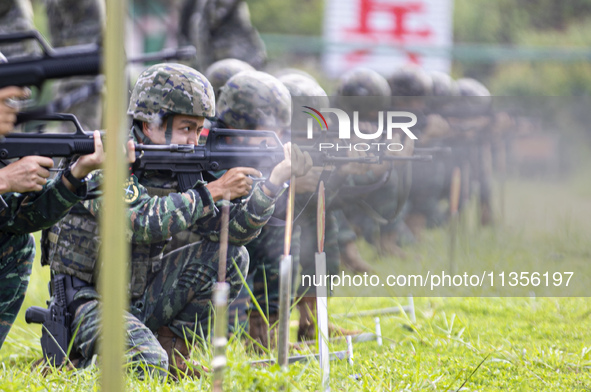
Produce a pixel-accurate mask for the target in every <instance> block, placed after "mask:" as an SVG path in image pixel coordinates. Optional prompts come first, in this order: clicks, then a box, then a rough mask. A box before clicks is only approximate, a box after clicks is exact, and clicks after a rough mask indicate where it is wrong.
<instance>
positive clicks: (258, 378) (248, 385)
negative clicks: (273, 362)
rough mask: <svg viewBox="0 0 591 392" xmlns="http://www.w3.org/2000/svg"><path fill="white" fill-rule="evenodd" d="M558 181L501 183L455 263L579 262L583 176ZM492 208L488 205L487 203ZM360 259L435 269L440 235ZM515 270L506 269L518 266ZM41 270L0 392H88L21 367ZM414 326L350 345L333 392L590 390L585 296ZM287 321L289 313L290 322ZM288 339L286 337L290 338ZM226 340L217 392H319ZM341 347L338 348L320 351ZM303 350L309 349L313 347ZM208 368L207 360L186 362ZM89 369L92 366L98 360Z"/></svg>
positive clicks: (388, 326) (333, 307)
mask: <svg viewBox="0 0 591 392" xmlns="http://www.w3.org/2000/svg"><path fill="white" fill-rule="evenodd" d="M573 178H575V180H573V181H566V180H565V181H562V182H560V183H549V182H535V181H527V182H525V181H510V182H508V183H507V186H506V189H507V194H506V211H505V214H504V218H503V219H502V223H499V226H498V227H497V228H495V229H477V226H476V224H475V213H474V208H473V207H474V206H472V207H471V208H470V210H469V211H468V213H467V215H466V217H465V223H464V228H463V230H462V231H461V232H462V235H461V238H460V239H459V244H460V246H459V248H458V249H459V250H458V263H459V264H460V265H462V263H464V262H466V261H467V260H472V259H476V258H477V259H479V260H481V261H482V262H483V263H490V264H494V263H495V261H496V260H498V259H499V258H503V259H507V260H508V261H509V262H513V263H518V262H519V261H522V262H523V263H525V265H528V263H530V262H533V261H532V260H534V261H535V260H540V259H544V258H548V259H550V260H556V259H558V260H566V261H569V262H570V261H573V260H574V261H578V262H581V263H588V262H589V261H591V251H590V250H589V247H588V239H589V238H591V225H589V222H588V221H587V219H588V218H589V217H590V216H591V198H589V195H590V194H591V193H590V192H591V191H590V189H589V187H588V185H587V184H588V182H585V181H588V180H587V179H588V176H577V177H573ZM497 200H498V198H497ZM360 246H361V248H362V251H363V254H364V255H365V256H366V258H368V259H372V260H374V263H375V265H376V266H377V267H378V268H381V267H384V266H387V267H388V268H392V269H393V270H396V271H403V270H404V269H405V268H406V267H407V265H408V264H409V263H421V262H422V261H423V260H425V259H430V258H437V257H439V258H441V259H442V260H446V257H447V254H448V253H447V246H448V236H447V233H446V231H445V230H444V229H438V230H432V231H429V232H427V233H426V235H425V237H424V239H423V242H422V243H420V244H416V245H413V246H410V247H408V248H406V249H405V251H406V252H407V256H408V257H407V259H406V260H400V261H394V262H392V261H391V262H388V263H387V262H386V261H385V260H381V259H379V258H378V257H377V256H376V254H375V253H374V251H373V250H372V249H370V248H369V247H368V246H366V245H365V244H363V243H360ZM519 267H520V265H519V264H515V268H516V269H517V268H519ZM47 278H48V271H47V270H46V269H42V268H41V267H40V266H39V265H38V264H36V265H35V270H34V272H33V276H32V279H31V284H30V287H29V291H28V293H27V298H26V300H25V305H24V307H23V311H22V312H21V314H20V315H19V317H18V320H17V322H16V324H15V325H14V328H13V329H12V331H11V333H10V335H9V336H8V338H7V341H6V343H5V344H4V347H3V349H2V351H1V352H0V360H1V366H2V369H1V370H0V390H2V391H13V390H14V391H21V390H25V389H26V390H29V391H41V390H52V391H53V390H61V391H65V390H67V391H92V390H98V389H99V386H98V376H99V372H100V370H99V369H98V368H97V367H95V368H90V369H86V370H79V371H69V372H67V371H61V372H56V373H52V374H50V375H49V376H47V377H43V376H41V375H40V373H39V371H38V370H34V371H31V370H30V365H31V363H32V362H33V361H34V360H35V359H37V358H39V357H40V356H41V350H40V346H39V339H38V337H39V333H40V329H39V327H38V326H29V325H27V324H25V322H24V316H23V314H24V309H25V308H26V307H27V306H30V305H40V304H43V303H44V301H45V299H46V298H47V285H46V282H47ZM414 301H415V307H416V312H417V321H416V323H414V324H413V323H411V322H410V320H409V319H408V318H407V317H406V315H404V314H394V315H384V316H382V317H381V327H382V332H383V335H384V344H383V346H381V347H378V346H377V344H376V343H375V342H371V343H360V344H356V345H355V346H354V355H355V357H354V364H353V365H349V364H348V363H347V362H346V361H334V362H331V386H332V389H333V390H335V391H417V390H427V391H431V390H433V391H434V390H437V391H456V390H460V388H462V389H461V390H463V391H590V390H591V304H590V302H589V300H588V299H587V298H543V297H536V298H533V297H519V298H498V297H493V298H474V297H468V298H455V297H447V298H415V300H414ZM406 302H407V300H406V298H404V297H403V298H398V299H397V298H332V299H331V300H330V301H329V309H330V313H332V314H337V313H349V314H355V313H357V312H358V311H361V310H367V309H376V308H385V307H392V306H397V305H399V304H400V305H406ZM296 313H297V312H294V314H293V315H292V318H293V320H296V319H297V314H296ZM335 322H338V323H339V325H341V326H343V327H346V328H351V329H359V330H364V331H368V332H371V331H373V325H374V323H373V319H372V318H370V317H365V318H359V317H351V318H348V319H340V318H339V319H338V320H337V319H335ZM294 337H295V330H292V340H293V338H294ZM243 341H244V339H242V341H241V339H240V337H239V336H238V337H235V338H233V340H231V342H230V345H229V348H228V358H229V367H228V369H227V371H226V376H225V386H226V390H230V391H247V390H249V391H267V390H278V389H281V388H283V389H285V390H294V391H295V390H303V391H308V390H319V389H320V385H319V380H320V369H319V366H318V364H317V363H316V362H309V363H299V364H296V365H293V366H291V367H289V369H286V370H282V369H280V368H279V367H277V366H272V367H266V368H262V367H251V366H250V365H249V364H248V361H249V360H251V359H255V358H258V356H256V355H254V354H252V353H251V352H248V351H247V350H246V349H245V345H244V344H243ZM331 349H332V350H344V349H345V345H344V343H338V344H334V345H332V346H331ZM308 351H309V352H313V351H315V348H314V347H312V348H310V349H309V350H308ZM194 356H195V358H196V359H197V360H199V361H201V362H202V363H204V364H209V362H210V361H211V357H212V353H211V349H210V348H208V347H202V348H201V349H200V350H199V351H198V352H195V353H194ZM99 362H100V360H99ZM127 383H128V385H127V389H128V390H137V391H160V390H162V391H167V390H179V391H183V390H209V389H210V384H211V376H210V375H209V374H208V375H205V376H204V377H203V378H202V379H196V380H184V381H182V382H179V383H174V382H170V381H168V382H162V381H160V380H158V379H147V380H139V379H137V377H134V376H130V377H128V379H127Z"/></svg>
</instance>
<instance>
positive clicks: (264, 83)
mask: <svg viewBox="0 0 591 392" xmlns="http://www.w3.org/2000/svg"><path fill="white" fill-rule="evenodd" d="M217 113H218V115H217V116H218V118H219V119H220V120H221V121H222V122H223V123H224V124H225V125H227V126H229V127H232V128H237V129H257V128H259V127H262V128H269V129H274V130H282V129H285V128H287V127H289V124H290V121H291V96H290V94H289V91H288V90H287V87H285V86H284V85H283V83H281V82H280V81H279V80H278V79H276V78H275V77H273V76H271V75H269V74H268V73H265V72H259V71H244V72H240V73H238V74H236V75H234V76H232V77H231V78H230V80H228V82H226V84H225V85H224V86H223V87H222V88H221V92H220V96H219V98H218V101H217Z"/></svg>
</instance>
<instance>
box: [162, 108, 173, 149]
mask: <svg viewBox="0 0 591 392" xmlns="http://www.w3.org/2000/svg"><path fill="white" fill-rule="evenodd" d="M173 118H174V116H173V115H171V116H168V118H167V119H166V133H165V134H164V138H165V140H166V144H170V141H171V140H172V120H173Z"/></svg>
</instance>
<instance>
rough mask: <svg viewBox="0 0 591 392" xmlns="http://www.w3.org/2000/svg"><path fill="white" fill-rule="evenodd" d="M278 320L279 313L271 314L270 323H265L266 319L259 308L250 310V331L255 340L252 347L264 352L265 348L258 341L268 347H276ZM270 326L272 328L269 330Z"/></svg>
mask: <svg viewBox="0 0 591 392" xmlns="http://www.w3.org/2000/svg"><path fill="white" fill-rule="evenodd" d="M278 320H279V315H277V314H270V315H269V319H268V321H269V325H267V323H265V320H264V319H263V316H261V314H260V312H259V311H258V310H253V311H252V312H250V314H249V316H248V333H249V335H250V337H251V338H252V340H253V342H252V347H253V348H254V349H255V350H256V351H257V352H259V353H262V352H263V350H262V349H261V347H260V346H259V345H258V344H256V343H259V344H260V345H261V346H263V347H265V348H266V349H270V350H272V349H274V348H275V345H276V340H277V339H276V336H277V328H278V326H277V321H278ZM269 327H271V330H269ZM269 339H270V340H269ZM255 342H256V343H255Z"/></svg>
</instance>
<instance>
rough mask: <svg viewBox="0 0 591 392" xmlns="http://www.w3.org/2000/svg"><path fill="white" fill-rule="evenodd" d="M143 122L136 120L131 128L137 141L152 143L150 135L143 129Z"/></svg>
mask: <svg viewBox="0 0 591 392" xmlns="http://www.w3.org/2000/svg"><path fill="white" fill-rule="evenodd" d="M142 124H143V123H142V122H140V121H137V120H134V121H133V125H132V126H131V130H132V132H133V134H134V136H135V137H136V139H137V141H139V142H141V143H142V144H152V141H151V140H150V138H149V137H147V136H146V135H145V134H144V132H143V131H142Z"/></svg>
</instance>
